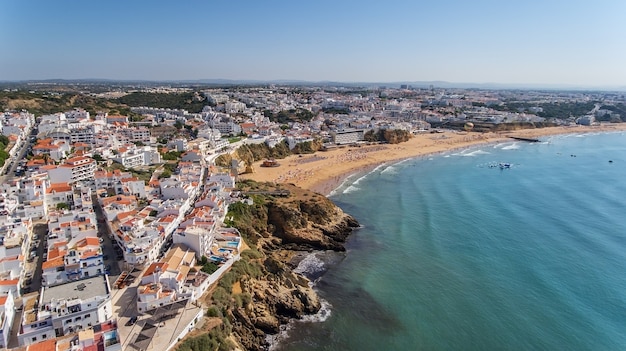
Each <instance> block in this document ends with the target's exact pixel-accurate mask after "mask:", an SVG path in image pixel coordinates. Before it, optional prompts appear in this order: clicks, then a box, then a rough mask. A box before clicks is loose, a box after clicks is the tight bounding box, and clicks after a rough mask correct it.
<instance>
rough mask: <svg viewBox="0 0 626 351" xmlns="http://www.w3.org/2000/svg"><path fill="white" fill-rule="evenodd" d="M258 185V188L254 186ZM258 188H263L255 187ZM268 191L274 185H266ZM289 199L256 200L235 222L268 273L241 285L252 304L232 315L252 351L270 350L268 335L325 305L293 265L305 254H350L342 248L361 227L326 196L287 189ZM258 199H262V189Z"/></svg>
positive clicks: (239, 336) (236, 332) (238, 332)
mask: <svg viewBox="0 0 626 351" xmlns="http://www.w3.org/2000/svg"><path fill="white" fill-rule="evenodd" d="M252 184H257V183H252ZM256 186H257V187H258V186H259V185H256ZM264 186H266V187H269V186H270V185H268V184H265V185H264ZM281 189H282V190H288V191H289V196H287V197H281V198H272V197H270V196H262V198H258V197H257V198H255V205H252V206H248V207H243V206H242V207H241V208H240V209H239V210H240V211H241V213H238V214H237V218H236V219H235V220H234V222H235V226H236V227H238V228H239V229H240V231H242V234H243V235H244V236H246V237H247V238H248V239H249V240H248V242H250V243H251V245H255V246H256V249H257V250H258V251H259V252H261V253H262V256H263V257H262V258H261V259H259V261H262V267H263V271H264V274H263V276H262V277H260V278H258V277H257V278H252V277H249V276H244V277H242V278H241V280H240V281H239V283H240V286H241V290H242V293H243V294H249V296H250V297H251V301H250V303H249V304H247V305H245V306H242V307H240V308H236V309H234V310H232V311H231V315H230V317H229V319H230V320H231V323H232V327H233V328H232V333H233V335H234V336H235V338H236V339H237V340H238V342H239V343H240V345H241V346H242V347H243V348H245V349H247V350H265V349H267V347H268V346H269V345H268V344H267V341H266V336H267V335H268V334H276V333H278V332H279V330H280V325H281V324H285V323H288V322H289V320H290V319H292V318H301V317H303V316H304V315H307V314H314V313H316V312H317V311H319V309H320V301H319V299H318V297H317V294H316V293H315V291H314V290H313V289H312V288H311V287H310V284H309V280H308V279H307V278H305V277H304V276H301V275H298V274H296V273H294V272H293V271H292V269H291V266H290V261H291V259H292V257H293V256H294V254H295V253H296V251H301V250H309V251H310V250H345V248H344V246H343V244H344V242H345V240H346V238H347V237H348V235H349V234H350V232H351V231H352V230H353V229H354V228H355V227H357V226H358V222H357V221H356V220H355V219H354V218H353V217H351V216H350V215H348V214H346V213H344V212H343V211H342V210H341V209H340V208H339V207H337V206H336V205H335V204H334V203H333V202H332V201H330V200H328V199H327V198H326V197H324V196H322V195H320V194H316V193H312V192H308V191H306V190H303V189H299V188H297V187H295V186H290V185H287V186H286V185H282V186H281ZM256 190H257V192H256V194H257V195H255V196H259V195H258V193H259V192H258V189H256Z"/></svg>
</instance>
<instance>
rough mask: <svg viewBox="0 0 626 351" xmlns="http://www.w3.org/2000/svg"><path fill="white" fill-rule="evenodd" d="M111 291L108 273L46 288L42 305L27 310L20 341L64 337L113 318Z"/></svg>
mask: <svg viewBox="0 0 626 351" xmlns="http://www.w3.org/2000/svg"><path fill="white" fill-rule="evenodd" d="M110 292H111V289H110V287H109V283H108V280H107V279H106V277H105V276H97V277H93V278H89V279H85V280H81V281H77V282H71V283H67V284H62V285H57V286H54V287H50V288H44V289H43V293H42V295H41V297H40V303H39V306H38V307H36V308H29V309H25V310H24V314H23V317H22V328H21V330H20V331H19V332H18V334H17V338H18V341H19V344H20V345H23V346H25V345H30V344H33V343H36V342H39V341H42V340H47V339H52V338H55V337H61V336H64V335H68V334H70V333H74V332H78V331H81V330H86V329H88V328H90V327H92V326H95V325H96V324H99V323H103V322H105V321H107V320H110V319H111V318H112V317H113V306H112V305H111V295H110ZM33 307H34V306H33Z"/></svg>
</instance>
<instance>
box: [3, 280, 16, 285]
mask: <svg viewBox="0 0 626 351" xmlns="http://www.w3.org/2000/svg"><path fill="white" fill-rule="evenodd" d="M18 282H19V279H7V280H0V285H17V283H18Z"/></svg>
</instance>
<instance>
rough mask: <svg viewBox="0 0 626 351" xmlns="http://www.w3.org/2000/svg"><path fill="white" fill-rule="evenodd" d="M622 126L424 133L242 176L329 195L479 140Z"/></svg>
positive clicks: (257, 165)
mask: <svg viewBox="0 0 626 351" xmlns="http://www.w3.org/2000/svg"><path fill="white" fill-rule="evenodd" d="M622 130H626V123H622V124H606V125H600V126H571V127H551V128H540V129H523V130H517V131H511V132H502V133H478V132H458V131H445V132H443V133H424V134H419V135H416V136H414V137H413V138H412V139H411V140H409V141H407V142H404V143H400V144H384V145H363V146H359V147H356V146H345V147H340V148H336V149H331V150H329V151H318V152H316V153H315V154H312V155H293V156H289V157H288V158H285V159H282V160H277V161H278V162H279V164H280V166H278V167H261V163H262V161H261V162H257V163H255V164H254V172H253V173H248V174H242V175H240V178H241V179H253V180H256V181H262V182H276V183H293V184H296V185H298V186H300V187H302V188H305V189H309V190H312V191H316V192H319V193H321V194H325V195H328V194H330V192H331V191H332V190H334V189H335V188H337V187H338V186H339V185H340V184H341V182H342V181H343V180H344V179H346V178H347V177H348V176H350V175H351V174H354V173H359V172H363V171H367V170H369V169H373V168H374V167H376V166H378V165H380V164H383V163H392V162H397V161H400V160H404V159H407V158H414V157H422V156H426V155H431V154H436V153H441V152H445V151H449V150H455V149H464V148H467V147H470V146H475V145H478V144H485V143H497V142H506V141H512V139H511V138H510V137H522V138H539V139H541V137H545V136H549V135H557V134H571V133H593V132H610V131H622Z"/></svg>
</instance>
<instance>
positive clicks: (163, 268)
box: [143, 262, 167, 277]
mask: <svg viewBox="0 0 626 351" xmlns="http://www.w3.org/2000/svg"><path fill="white" fill-rule="evenodd" d="M157 268H158V269H160V270H161V272H165V271H166V270H167V263H165V262H155V263H152V264H150V266H148V268H147V269H146V271H145V272H144V274H143V276H144V277H147V276H151V275H152V274H153V273H154V272H155V271H156V270H157Z"/></svg>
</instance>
